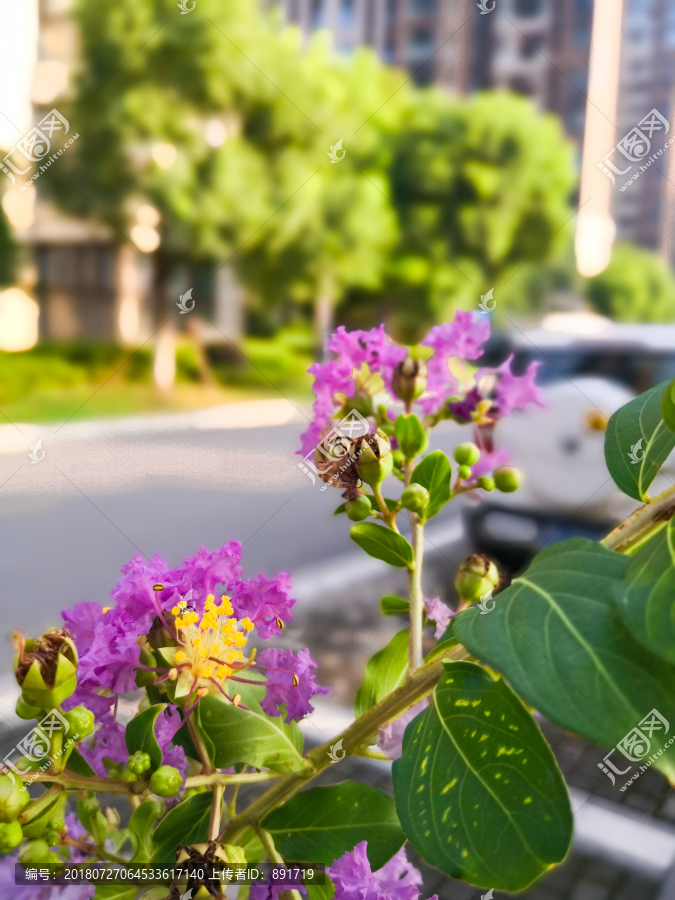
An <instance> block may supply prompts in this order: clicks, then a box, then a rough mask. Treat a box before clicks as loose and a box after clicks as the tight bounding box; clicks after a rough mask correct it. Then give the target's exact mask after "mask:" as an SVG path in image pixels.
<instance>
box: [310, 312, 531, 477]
mask: <svg viewBox="0 0 675 900" xmlns="http://www.w3.org/2000/svg"><path fill="white" fill-rule="evenodd" d="M489 336H490V324H489V322H488V321H487V320H485V319H483V318H481V317H479V316H476V315H474V314H473V313H468V312H462V311H458V312H457V313H456V314H455V318H454V320H453V321H452V322H446V323H444V324H442V325H436V326H434V327H433V328H432V329H431V331H430V332H429V334H428V335H427V336H426V337H425V338H424V340H422V342H421V344H420V345H419V346H418V347H416V348H412V349H411V350H410V351H409V350H408V349H407V348H406V347H401V346H399V345H397V344H394V343H393V342H392V341H390V340H389V338H388V337H387V335H386V333H385V330H384V325H380V326H379V328H373V329H371V330H370V331H352V332H348V331H346V330H345V328H344V326H340V327H339V328H338V329H337V331H336V332H335V334H334V335H333V336H332V337H331V338H330V339H329V340H328V342H327V345H326V346H327V349H328V350H329V351H331V352H333V353H335V354H337V356H338V359H337V360H332V361H329V362H327V363H316V364H315V365H313V366H312V367H311V368H310V369H309V372H310V374H311V375H313V376H314V393H315V396H316V400H315V402H314V406H313V411H314V418H313V420H312V422H311V423H310V425H309V427H308V428H307V430H306V431H305V433H304V434H303V435H302V438H301V448H300V450H299V451H298V452H299V454H300V455H302V456H307V455H308V454H309V453H311V451H312V449H313V448H314V447H316V446H317V444H318V443H319V442H320V441H321V439H322V437H323V435H324V434H325V433H326V431H327V430H328V429H329V428H330V427H332V425H333V424H334V422H333V420H334V419H335V418H339V417H341V416H343V415H344V414H345V412H346V411H348V410H349V409H350V408H354V409H357V410H358V411H359V412H360V413H361V414H363V415H366V416H368V417H372V418H376V414H375V412H374V407H373V394H376V393H377V392H378V391H380V390H381V389H382V383H383V385H384V389H385V390H386V391H387V393H388V394H389V398H390V400H391V399H393V400H396V398H397V397H398V399H399V400H401V399H403V400H406V401H407V402H408V403H409V405H410V407H412V403H413V402H416V403H417V405H418V406H419V410H420V411H421V412H422V413H423V414H424V415H426V416H428V417H433V418H435V419H441V418H449V419H454V420H455V421H457V422H460V423H463V424H473V425H476V426H478V425H483V426H494V425H496V424H497V423H498V421H499V420H500V419H501V418H503V417H504V416H507V415H509V414H510V413H511V412H513V410H516V409H519V410H524V409H525V408H526V407H527V406H528V405H529V404H531V403H534V404H537V405H539V406H542V405H543V403H542V400H541V397H540V395H539V391H538V390H537V387H536V385H535V383H534V378H535V375H536V371H537V367H538V365H539V364H538V363H536V362H534V363H531V364H530V366H529V367H528V368H527V370H526V371H525V372H524V373H523V374H522V375H515V374H514V373H513V371H512V363H513V356H510V357H509V358H508V359H507V360H506V361H505V362H504V363H503V364H502V365H501V366H499V367H497V368H483V369H477V370H476V369H475V367H473V366H471V365H467V362H468V363H469V364H470V363H473V361H475V360H477V359H479V358H480V357H481V356H482V355H483V345H484V344H485V342H486V341H487V340H488V338H489ZM374 375H379V376H380V379H381V381H378V379H376V378H375V379H374V378H373V376H374ZM401 386H403V388H404V390H402V388H401ZM350 401H351V402H350ZM377 425H378V426H379V427H382V425H381V422H377ZM481 449H482V450H483V455H482V459H481V461H480V463H479V465H478V466H477V467H476V468H475V469H474V475H475V476H478V475H480V474H482V473H483V472H487V471H492V470H493V469H494V468H496V467H497V466H499V465H502V464H504V463H506V462H508V461H509V459H508V455H507V454H505V452H504V451H496V452H495V453H493V452H492V448H491V447H490V446H482V447H481Z"/></svg>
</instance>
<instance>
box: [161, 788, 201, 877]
mask: <svg viewBox="0 0 675 900" xmlns="http://www.w3.org/2000/svg"><path fill="white" fill-rule="evenodd" d="M211 800H212V794H211V791H204V792H203V793H201V794H193V795H192V797H188V799H187V800H183V801H182V803H179V804H178V806H174V808H173V809H172V810H170V811H169V812H168V813H167V814H166V816H165V817H164V818H163V819H162V821H161V822H160V823H159V825H158V826H157V828H156V829H155V833H154V835H153V840H154V842H155V852H154V853H153V855H152V862H153V863H169V862H175V861H176V847H177V845H178V844H188V845H189V844H201V843H202V842H203V841H205V840H206V839H207V837H208V833H209V816H210V814H211Z"/></svg>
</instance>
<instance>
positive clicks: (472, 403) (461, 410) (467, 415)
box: [448, 387, 483, 422]
mask: <svg viewBox="0 0 675 900" xmlns="http://www.w3.org/2000/svg"><path fill="white" fill-rule="evenodd" d="M482 399H483V398H482V396H481V393H480V391H479V390H478V388H477V387H472V388H471V390H470V391H469V393H468V394H467V395H466V397H464V399H463V400H460V401H458V402H457V403H448V408H449V409H450V411H451V412H452V414H453V416H457V418H458V419H463V420H464V421H465V422H471V421H472V418H471V414H472V413H473V412H475V410H476V408H477V406H478V404H479V403H480V401H481V400H482Z"/></svg>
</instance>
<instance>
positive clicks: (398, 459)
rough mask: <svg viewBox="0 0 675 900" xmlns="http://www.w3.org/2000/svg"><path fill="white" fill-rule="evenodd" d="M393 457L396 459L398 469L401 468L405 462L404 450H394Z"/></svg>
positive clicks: (395, 463)
mask: <svg viewBox="0 0 675 900" xmlns="http://www.w3.org/2000/svg"><path fill="white" fill-rule="evenodd" d="M391 458H392V459H393V460H394V466H395V467H396V468H397V469H400V468H401V467H402V466H403V463H404V462H405V456H404V455H403V450H392V451H391Z"/></svg>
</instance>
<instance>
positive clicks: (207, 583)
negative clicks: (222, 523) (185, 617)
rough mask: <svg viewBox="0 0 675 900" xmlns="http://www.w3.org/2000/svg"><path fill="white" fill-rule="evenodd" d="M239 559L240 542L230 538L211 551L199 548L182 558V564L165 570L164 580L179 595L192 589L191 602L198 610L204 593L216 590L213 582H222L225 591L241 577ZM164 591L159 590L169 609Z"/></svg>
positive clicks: (205, 596)
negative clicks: (226, 542) (175, 589)
mask: <svg viewBox="0 0 675 900" xmlns="http://www.w3.org/2000/svg"><path fill="white" fill-rule="evenodd" d="M240 561H241V544H240V543H239V542H238V541H231V542H230V543H229V544H224V545H223V546H222V547H221V548H220V550H214V551H210V550H207V548H206V547H200V548H199V550H198V551H197V552H196V553H195V555H194V556H190V557H189V558H188V559H186V560H184V562H183V565H182V566H179V567H178V568H177V569H172V570H171V571H170V572H168V573H167V574H166V576H165V582H168V583H169V584H171V585H174V586H175V587H176V588H177V590H178V593H179V594H180V596H181V597H184V596H185V595H186V594H187V593H188V591H192V596H191V602H192V605H193V606H195V607H198V608H200V609H201V608H202V607H203V604H204V601H205V600H206V598H207V597H208V595H209V594H215V593H216V587H217V585H219V584H222V585H223V586H224V588H225V590H227V589H228V588H229V587H230V586H232V585H233V584H234V582H235V581H236V580H237V579H238V578H240V577H241V571H242V570H241V566H240V565H239V563H240ZM163 583H164V582H163ZM165 593H166V591H162V601H163V605H164V606H165V607H166V608H169V606H170V604H169V602H168V600H165V597H164V594H165Z"/></svg>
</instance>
